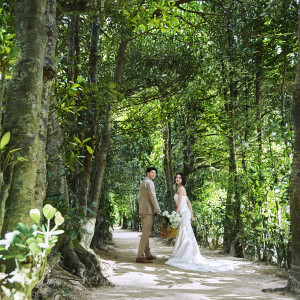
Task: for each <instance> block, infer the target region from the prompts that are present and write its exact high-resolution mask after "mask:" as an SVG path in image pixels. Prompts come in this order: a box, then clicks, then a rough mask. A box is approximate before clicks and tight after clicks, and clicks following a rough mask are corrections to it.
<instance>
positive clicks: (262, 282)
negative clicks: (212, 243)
mask: <svg viewBox="0 0 300 300" xmlns="http://www.w3.org/2000/svg"><path fill="white" fill-rule="evenodd" d="M140 234H141V233H140V232H132V231H131V230H124V229H119V228H115V230H114V233H113V237H114V242H115V246H116V247H110V248H107V250H101V251H99V252H98V254H99V255H100V256H101V257H102V258H103V259H105V261H106V262H107V263H109V264H110V265H111V267H112V268H113V270H112V269H110V271H108V273H107V274H108V278H109V280H110V281H111V282H112V283H113V284H114V287H102V288H98V289H93V290H87V291H86V292H85V294H84V295H82V297H81V299H82V300H85V299H89V300H90V299H193V300H196V299H282V300H283V299H296V298H295V297H292V296H291V295H283V294H280V293H263V292H262V291H261V289H263V288H275V287H279V286H284V285H285V284H286V280H284V279H282V278H279V277H277V276H275V274H276V270H277V269H276V268H274V267H271V266H266V265H265V264H258V263H255V262H251V261H249V260H246V259H240V258H234V257H231V256H224V255H222V254H219V253H218V252H215V251H210V250H206V249H202V251H201V253H202V254H203V255H205V256H206V257H209V258H213V259H216V260H231V261H234V262H235V263H236V264H238V266H239V268H238V269H237V270H235V271H232V272H223V273H205V272H193V271H184V270H181V269H177V268H174V267H171V266H168V265H165V261H166V260H167V257H168V256H169V255H170V253H171V250H172V247H171V246H167V245H165V244H164V243H162V241H161V239H159V238H156V237H155V238H152V239H151V245H152V250H153V252H154V254H155V255H157V259H156V260H155V261H154V263H153V264H148V265H145V264H138V263H135V256H136V251H137V245H138V241H139V237H140Z"/></svg>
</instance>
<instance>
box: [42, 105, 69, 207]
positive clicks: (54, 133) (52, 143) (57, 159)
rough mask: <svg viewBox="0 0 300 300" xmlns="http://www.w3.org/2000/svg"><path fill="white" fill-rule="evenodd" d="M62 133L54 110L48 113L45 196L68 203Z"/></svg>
mask: <svg viewBox="0 0 300 300" xmlns="http://www.w3.org/2000/svg"><path fill="white" fill-rule="evenodd" d="M63 142H64V135H63V132H62V130H61V128H60V125H59V120H58V116H57V113H56V111H55V110H52V111H51V112H50V114H49V122H48V132H47V147H46V153H47V155H48V160H47V172H48V186H47V196H48V197H55V198H60V199H62V201H63V203H64V204H65V205H66V206H68V205H69V191H68V186H67V178H66V170H65V150H64V148H63Z"/></svg>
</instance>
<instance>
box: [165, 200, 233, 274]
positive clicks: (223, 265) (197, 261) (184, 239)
mask: <svg viewBox="0 0 300 300" xmlns="http://www.w3.org/2000/svg"><path fill="white" fill-rule="evenodd" d="M174 199H175V202H176V203H177V201H178V195H177V194H175V196H174ZM179 213H180V215H181V223H180V225H179V232H178V236H177V238H176V240H175V245H174V249H173V252H172V254H171V256H170V258H169V259H168V261H167V262H166V264H167V265H170V266H173V267H177V268H180V269H184V270H192V271H201V272H224V271H231V270H234V269H235V268H236V267H237V266H235V265H234V264H233V263H231V262H227V261H219V260H218V261H217V260H212V259H207V258H205V257H203V256H202V255H201V254H200V250H199V247H198V244H197V241H196V238H195V235H194V232H193V229H192V226H191V212H190V210H189V208H188V206H187V196H182V198H181V203H180V208H179Z"/></svg>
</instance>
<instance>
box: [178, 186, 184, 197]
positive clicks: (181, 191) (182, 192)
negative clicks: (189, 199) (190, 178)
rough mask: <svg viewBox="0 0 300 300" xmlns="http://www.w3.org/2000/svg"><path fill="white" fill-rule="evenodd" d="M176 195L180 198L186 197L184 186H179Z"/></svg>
mask: <svg viewBox="0 0 300 300" xmlns="http://www.w3.org/2000/svg"><path fill="white" fill-rule="evenodd" d="M177 194H180V195H182V196H186V190H185V187H184V186H181V187H180V188H179V189H178V190H177Z"/></svg>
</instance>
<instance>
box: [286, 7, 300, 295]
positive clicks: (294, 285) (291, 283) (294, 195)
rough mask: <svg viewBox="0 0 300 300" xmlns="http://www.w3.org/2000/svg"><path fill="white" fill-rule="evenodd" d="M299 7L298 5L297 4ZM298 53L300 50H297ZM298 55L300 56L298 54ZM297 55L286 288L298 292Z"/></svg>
mask: <svg viewBox="0 0 300 300" xmlns="http://www.w3.org/2000/svg"><path fill="white" fill-rule="evenodd" d="M299 9H300V6H299ZM298 45H299V49H300V11H299V22H298ZM299 53H300V50H299ZM299 57H300V56H299ZM299 57H298V64H297V72H296V79H295V85H294V101H293V117H294V130H295V148H294V159H293V164H292V173H291V179H290V204H291V232H292V263H291V269H290V272H289V279H288V288H289V290H290V291H292V292H294V293H297V294H300V255H299V253H300V226H299V223H300V58H299Z"/></svg>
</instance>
